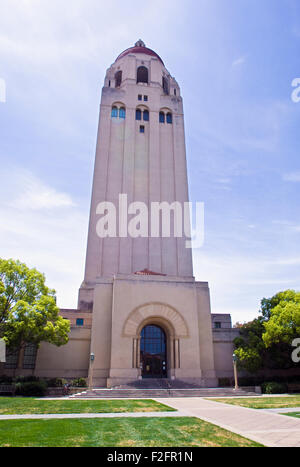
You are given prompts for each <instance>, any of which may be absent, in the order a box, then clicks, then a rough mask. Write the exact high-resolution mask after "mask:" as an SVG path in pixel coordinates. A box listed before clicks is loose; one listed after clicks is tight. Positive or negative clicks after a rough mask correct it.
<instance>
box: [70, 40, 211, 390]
mask: <svg viewBox="0 0 300 467" xmlns="http://www.w3.org/2000/svg"><path fill="white" fill-rule="evenodd" d="M120 195H126V200H127V203H128V205H131V203H143V204H144V205H145V206H146V207H147V208H148V214H147V216H148V220H149V221H150V220H152V218H151V214H150V212H151V207H152V205H153V203H156V204H160V205H161V204H162V203H164V204H165V205H168V206H171V205H172V204H174V203H175V204H177V205H180V206H183V205H184V203H187V202H188V200H189V197H188V181H187V167H186V148H185V134H184V114H183V102H182V97H181V92H180V88H179V86H178V83H177V82H176V80H175V78H173V77H172V76H171V75H170V73H169V72H168V70H167V68H166V67H165V65H164V63H163V61H162V59H161V58H160V56H159V55H158V54H157V53H156V52H154V51H153V50H151V49H149V48H147V47H146V46H145V44H144V42H143V41H141V40H139V41H138V42H137V43H136V44H135V45H134V47H130V48H129V49H126V50H125V51H124V52H122V53H121V54H120V55H119V56H118V57H117V59H116V61H115V62H114V63H113V65H111V67H110V68H109V69H108V70H107V73H106V76H105V82H104V87H103V90H102V97H101V105H100V119H99V128H98V138H97V148H96V158H95V168H94V180H93V190H92V201H91V210H90V221H89V233H88V244H87V255H86V267H85V276H84V281H83V283H82V285H81V288H80V290H79V304H78V309H79V310H82V311H86V312H87V313H91V314H92V327H91V347H90V352H91V353H93V354H94V356H95V360H94V361H93V363H91V366H90V371H89V375H90V379H92V380H93V384H94V386H103V385H107V386H109V387H111V386H115V385H119V384H123V383H124V384H127V383H128V382H129V383H130V384H132V383H134V381H136V380H137V379H142V378H170V379H182V380H185V381H190V382H192V383H193V384H195V383H196V384H199V385H202V386H203V385H204V386H205V385H214V384H216V379H215V369H214V355H213V341H212V322H211V314H210V298H209V289H208V284H207V283H206V282H195V279H194V277H193V265H192V251H191V249H190V248H187V247H186V246H187V245H186V241H187V238H186V237H185V232H184V229H183V235H182V236H180V235H169V236H167V235H164V232H163V227H162V225H160V227H159V230H158V231H157V234H156V235H150V233H149V234H148V235H144V236H142V235H141V236H139V235H136V236H131V235H129V234H128V233H127V232H124V231H122V233H121V234H120V226H121V225H123V224H122V219H121V216H120V215H117V216H116V220H117V226H116V231H117V235H114V236H108V237H101V236H99V232H98V229H97V225H98V223H99V219H100V218H101V215H103V214H104V213H103V212H102V211H101V213H100V211H99V204H101V203H109V204H110V205H113V206H115V207H117V212H118V208H119V201H120ZM100 214H101V215H100ZM131 214H132V213H131ZM162 217H163V216H162ZM150 218H151V219H150ZM173 221H174V219H173ZM173 227H174V224H173ZM122 228H123V227H122ZM91 375H92V376H91Z"/></svg>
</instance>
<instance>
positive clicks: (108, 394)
mask: <svg viewBox="0 0 300 467" xmlns="http://www.w3.org/2000/svg"><path fill="white" fill-rule="evenodd" d="M247 389H248V388H247ZM254 394H255V393H254V391H249V390H247V391H244V390H242V389H239V390H237V391H235V390H234V389H233V388H198V389H96V388H95V389H93V390H86V391H83V392H81V393H78V394H74V395H72V396H70V397H71V398H72V399H82V398H87V399H95V398H100V399H114V398H134V399H138V398H153V397H227V396H236V397H238V396H247V395H251V396H253V395H254Z"/></svg>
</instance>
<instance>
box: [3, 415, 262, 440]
mask: <svg viewBox="0 0 300 467" xmlns="http://www.w3.org/2000/svg"><path fill="white" fill-rule="evenodd" d="M24 446H26V447H75V446H76V447H81V446H103V447H118V446H119V447H121V446H123V447H135V446H137V447H148V446H150V447H151V446H155V447H158V446H159V447H167V446H170V447H177V446H179V447H183V446H206V447H225V446H226V447H238V446H244V447H247V446H248V447H250V446H261V445H260V444H258V443H255V442H254V441H250V440H248V439H245V438H243V437H241V436H239V435H236V434H234V433H231V432H229V431H227V430H224V429H222V428H220V427H218V426H215V425H212V424H210V423H207V422H204V421H202V420H198V419H197V418H192V417H176V418H160V417H159V418H111V419H103V418H102V419H72V420H66V419H64V420H25V421H24V420H9V421H7V420H2V421H1V422H0V447H24Z"/></svg>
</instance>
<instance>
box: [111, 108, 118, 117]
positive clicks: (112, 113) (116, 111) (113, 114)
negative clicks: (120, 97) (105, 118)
mask: <svg viewBox="0 0 300 467" xmlns="http://www.w3.org/2000/svg"><path fill="white" fill-rule="evenodd" d="M111 116H112V117H113V118H117V117H118V107H113V108H112V109H111Z"/></svg>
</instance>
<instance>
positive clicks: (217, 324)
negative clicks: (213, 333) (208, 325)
mask: <svg viewBox="0 0 300 467" xmlns="http://www.w3.org/2000/svg"><path fill="white" fill-rule="evenodd" d="M221 327H222V324H221V322H220V321H215V329H221Z"/></svg>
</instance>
